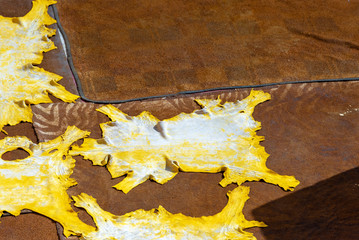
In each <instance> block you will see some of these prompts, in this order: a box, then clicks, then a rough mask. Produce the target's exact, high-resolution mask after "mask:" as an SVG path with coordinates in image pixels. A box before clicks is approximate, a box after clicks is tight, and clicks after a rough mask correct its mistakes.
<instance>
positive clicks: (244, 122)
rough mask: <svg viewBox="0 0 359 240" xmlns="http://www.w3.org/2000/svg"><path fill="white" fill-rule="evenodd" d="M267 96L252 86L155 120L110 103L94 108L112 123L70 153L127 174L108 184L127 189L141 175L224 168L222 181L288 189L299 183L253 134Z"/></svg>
mask: <svg viewBox="0 0 359 240" xmlns="http://www.w3.org/2000/svg"><path fill="white" fill-rule="evenodd" d="M268 99H270V95H269V94H268V93H264V92H262V91H252V92H251V94H250V95H249V96H248V97H247V98H245V99H243V100H242V101H237V102H234V103H233V102H226V103H224V104H221V103H220V102H221V100H220V99H218V100H199V99H198V100H196V101H197V102H198V103H199V104H200V105H201V106H202V110H201V111H195V112H193V113H190V114H186V113H181V114H179V115H178V116H175V117H173V118H170V119H166V120H163V121H159V120H158V119H156V118H155V117H154V116H153V115H151V114H150V113H149V112H143V113H141V114H140V115H138V116H135V117H130V116H128V115H126V114H125V113H123V112H122V111H120V110H119V109H117V108H115V107H113V106H112V105H107V106H104V107H102V108H100V109H98V111H100V112H102V113H104V114H106V115H108V116H109V117H110V119H111V120H112V122H108V123H104V124H102V125H101V129H102V131H103V139H98V140H96V139H90V138H87V139H85V141H84V143H83V144H82V145H81V146H80V147H78V146H74V147H73V148H72V151H70V154H74V155H76V154H81V155H82V156H84V158H85V159H90V160H91V161H92V162H93V164H96V165H105V164H107V168H108V170H109V172H110V173H111V175H112V177H114V178H115V177H120V176H123V175H125V174H127V177H126V178H125V179H124V180H123V181H122V182H120V183H119V184H117V185H115V186H114V187H115V188H117V189H119V190H122V191H123V192H125V193H127V192H128V191H130V190H131V189H132V188H134V187H135V186H137V185H139V184H141V183H143V182H144V181H146V180H147V179H152V180H154V181H156V182H158V183H161V184H163V183H165V182H167V181H168V180H170V179H172V178H173V177H174V176H175V175H176V174H177V172H178V170H179V169H180V170H182V171H185V172H208V173H216V172H221V171H224V178H223V180H222V181H221V182H220V184H221V185H222V186H227V185H228V184H231V183H237V184H238V185H240V184H241V183H243V182H245V181H259V180H260V179H263V180H264V181H266V182H268V183H272V184H277V185H279V186H281V187H282V188H284V189H286V190H292V189H293V188H294V187H295V186H297V185H298V184H299V181H298V180H296V179H295V178H294V177H293V176H284V175H279V174H277V173H275V172H274V171H272V170H270V169H268V168H267V167H266V160H267V158H268V156H269V155H268V154H267V153H266V152H265V150H264V148H263V147H262V146H260V141H262V140H263V139H264V138H263V137H260V136H257V135H256V131H257V130H258V129H260V123H259V122H256V121H255V120H254V119H253V117H252V113H253V111H254V107H255V106H256V105H257V104H259V103H261V102H264V101H266V100H268Z"/></svg>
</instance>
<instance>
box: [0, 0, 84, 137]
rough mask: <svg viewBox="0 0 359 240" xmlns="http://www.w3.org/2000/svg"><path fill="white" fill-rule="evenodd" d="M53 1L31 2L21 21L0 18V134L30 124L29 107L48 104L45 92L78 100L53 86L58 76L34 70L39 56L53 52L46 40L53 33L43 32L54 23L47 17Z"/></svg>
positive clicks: (40, 60) (59, 77) (36, 68)
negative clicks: (8, 128)
mask: <svg viewBox="0 0 359 240" xmlns="http://www.w3.org/2000/svg"><path fill="white" fill-rule="evenodd" d="M54 3H56V1H53V0H35V1H33V7H32V9H31V10H30V12H29V13H27V14H26V15H25V16H24V17H13V18H8V17H3V16H0V116H1V117H0V130H2V128H3V126H5V125H7V124H9V125H15V124H18V123H19V122H21V121H24V122H31V121H32V111H31V108H30V106H29V104H38V103H49V102H51V99H50V98H49V97H48V92H49V93H51V94H53V95H54V96H56V97H57V98H60V99H61V100H63V101H65V102H73V101H75V100H76V99H77V98H78V96H76V95H74V94H72V93H70V92H68V91H66V90H65V88H64V87H63V86H61V85H59V84H58V83H57V82H58V81H59V80H60V79H61V78H62V77H61V76H59V75H57V74H54V73H50V72H47V71H45V70H44V69H42V68H39V67H35V66H33V64H40V63H41V62H42V59H43V52H47V51H50V50H52V49H55V48H56V47H55V45H54V43H53V42H52V41H51V40H50V39H49V37H51V36H53V35H55V29H50V28H47V27H46V25H51V24H53V23H55V22H56V21H55V20H54V19H52V18H51V17H50V16H49V15H48V13H47V9H48V6H49V5H51V4H54Z"/></svg>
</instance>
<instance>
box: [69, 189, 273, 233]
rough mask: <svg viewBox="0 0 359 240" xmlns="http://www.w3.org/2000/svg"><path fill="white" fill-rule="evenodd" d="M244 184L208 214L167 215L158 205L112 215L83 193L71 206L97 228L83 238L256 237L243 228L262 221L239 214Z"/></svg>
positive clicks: (245, 191) (244, 199)
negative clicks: (202, 215) (220, 205)
mask: <svg viewBox="0 0 359 240" xmlns="http://www.w3.org/2000/svg"><path fill="white" fill-rule="evenodd" d="M248 192H249V188H248V187H242V186H240V187H237V188H236V189H234V190H233V191H232V192H229V193H228V197H229V201H228V204H227V206H226V207H225V208H224V209H223V210H222V211H221V212H220V213H218V214H216V215H214V216H208V217H199V218H194V217H188V216H185V215H183V214H181V213H179V214H171V213H169V212H167V211H166V210H165V209H164V208H163V207H162V206H159V207H158V208H157V209H152V210H150V211H145V210H143V209H140V210H136V211H134V212H130V213H127V214H125V215H122V216H115V215H113V214H111V213H109V212H106V211H104V210H102V209H101V208H100V207H99V205H98V204H97V202H96V200H95V199H94V198H92V197H91V196H88V195H86V194H84V193H82V194H80V195H79V196H77V197H73V199H74V200H75V206H77V207H82V208H84V209H85V210H86V211H87V212H88V213H89V214H90V215H91V216H92V217H93V219H94V221H95V223H96V226H97V231H94V232H90V233H88V234H84V235H83V238H82V239H85V240H103V239H144V240H146V239H178V240H180V239H181V240H185V239H188V240H192V239H198V240H204V239H214V240H221V239H222V240H226V239H241V240H254V239H256V238H255V237H254V236H253V234H252V233H249V232H245V231H243V230H244V229H246V228H251V227H265V226H266V225H265V224H264V223H263V222H257V221H247V220H246V219H245V218H244V216H243V213H242V209H243V206H244V203H245V202H246V201H247V199H248Z"/></svg>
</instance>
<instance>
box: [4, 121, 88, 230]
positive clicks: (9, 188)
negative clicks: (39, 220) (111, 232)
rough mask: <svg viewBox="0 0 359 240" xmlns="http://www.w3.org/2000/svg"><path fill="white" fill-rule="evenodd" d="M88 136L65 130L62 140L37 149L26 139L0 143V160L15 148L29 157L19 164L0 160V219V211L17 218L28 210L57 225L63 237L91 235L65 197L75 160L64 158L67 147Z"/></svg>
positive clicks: (66, 153)
mask: <svg viewBox="0 0 359 240" xmlns="http://www.w3.org/2000/svg"><path fill="white" fill-rule="evenodd" d="M88 134H89V133H88V132H85V131H82V130H80V129H78V128H76V127H68V129H67V130H66V132H65V133H64V134H63V135H62V136H59V137H58V138H56V139H54V140H51V141H48V142H43V143H40V144H38V145H37V144H34V143H32V142H31V141H30V140H29V139H28V138H26V137H6V138H4V139H2V140H0V156H2V155H3V154H4V153H6V152H9V151H12V150H15V149H17V148H21V149H24V150H25V151H27V152H28V153H29V156H28V157H27V158H25V159H21V160H13V161H6V160H3V159H2V158H0V216H1V215H2V212H3V211H7V212H9V213H11V214H13V215H15V216H17V215H19V214H20V211H21V210H23V209H29V210H32V211H35V212H37V213H40V214H43V215H45V216H47V217H49V218H51V219H53V220H54V221H57V222H59V223H60V224H61V225H62V226H63V227H64V234H65V235H66V236H69V235H70V234H79V233H80V232H83V233H86V232H90V231H93V230H94V228H93V227H91V226H88V225H86V224H84V223H83V222H82V221H81V220H80V219H79V218H78V216H77V213H75V212H74V211H73V210H72V208H71V205H70V202H71V199H70V197H69V196H68V195H67V193H66V190H67V189H68V188H69V187H71V186H73V185H75V184H76V181H75V180H74V179H72V178H70V175H71V174H72V169H73V167H74V165H75V160H74V159H73V158H72V157H71V156H69V155H68V150H69V147H70V145H71V144H72V143H73V142H74V141H76V140H78V139H80V138H83V137H85V136H87V135H88Z"/></svg>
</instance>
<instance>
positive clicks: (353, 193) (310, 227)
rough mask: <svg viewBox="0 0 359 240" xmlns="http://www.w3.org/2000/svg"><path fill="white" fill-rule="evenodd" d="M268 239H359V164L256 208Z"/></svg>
mask: <svg viewBox="0 0 359 240" xmlns="http://www.w3.org/2000/svg"><path fill="white" fill-rule="evenodd" d="M253 215H254V216H255V219H256V220H259V221H264V222H265V223H266V224H267V225H268V227H267V228H262V229H261V231H262V233H263V235H264V236H265V237H266V239H267V240H275V239H281V240H294V239H295V240H300V239H303V240H304V239H305V240H310V239H315V240H317V239H326V240H329V239H341V240H345V239H359V231H358V229H359V167H358V168H354V169H351V170H349V171H346V172H343V173H341V174H338V175H336V176H334V177H332V178H329V179H327V180H324V181H321V182H319V183H317V184H315V185H313V186H311V187H308V188H304V189H302V190H300V191H298V192H294V193H293V194H290V195H288V196H286V197H283V198H280V199H278V200H275V201H272V202H270V203H268V204H265V205H263V206H261V207H259V208H256V209H254V210H253Z"/></svg>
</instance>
